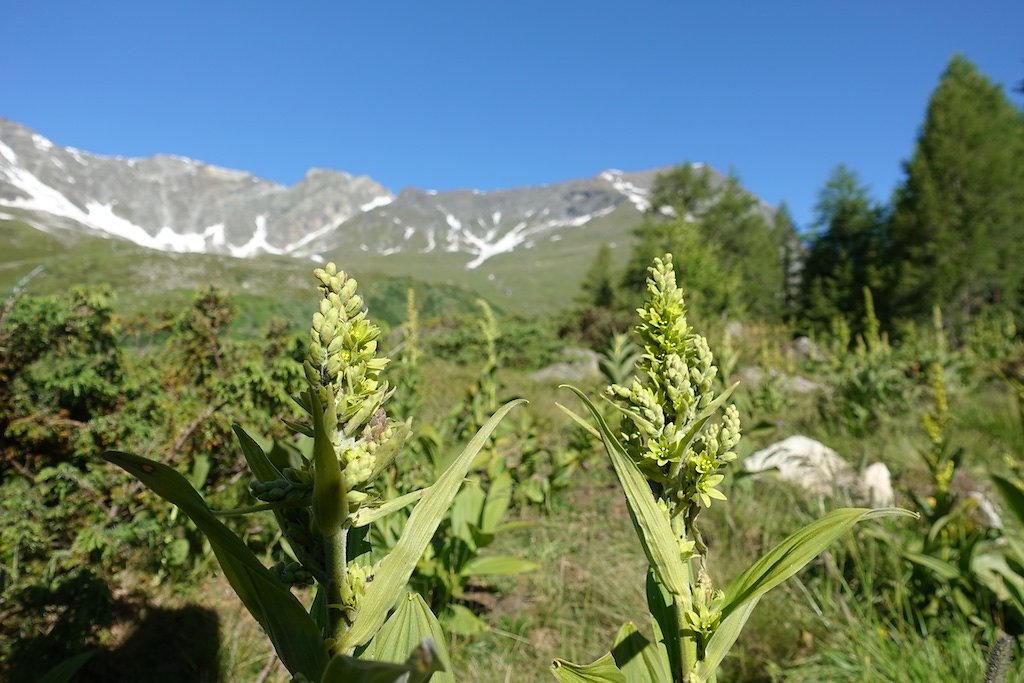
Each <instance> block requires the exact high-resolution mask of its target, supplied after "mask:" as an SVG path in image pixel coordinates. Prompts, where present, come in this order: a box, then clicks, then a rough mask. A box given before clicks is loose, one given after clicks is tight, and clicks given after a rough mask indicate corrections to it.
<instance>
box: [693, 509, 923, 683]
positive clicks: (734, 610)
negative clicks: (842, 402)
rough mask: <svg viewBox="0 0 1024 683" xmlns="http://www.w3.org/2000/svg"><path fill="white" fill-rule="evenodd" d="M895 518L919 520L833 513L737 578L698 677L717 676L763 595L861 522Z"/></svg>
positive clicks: (882, 512)
mask: <svg viewBox="0 0 1024 683" xmlns="http://www.w3.org/2000/svg"><path fill="white" fill-rule="evenodd" d="M895 515H906V516H908V517H916V516H917V515H915V514H914V513H913V512H909V511H907V510H902V509H900V508H884V509H879V510H872V509H870V508H842V509H839V510H834V511H832V512H830V513H828V514H827V515H825V516H824V517H822V518H821V519H819V520H818V521H816V522H813V523H811V524H808V525H807V526H805V527H804V528H803V529H801V530H800V531H797V532H796V533H794V534H792V535H791V536H789V537H788V538H786V539H785V540H784V541H782V542H781V543H779V544H778V545H777V546H775V547H774V548H772V549H771V550H770V551H768V552H767V553H766V554H765V555H764V556H763V557H761V559H759V560H758V561H757V562H755V563H754V564H752V565H751V566H750V567H749V568H748V569H747V570H746V571H745V572H743V573H742V574H740V575H739V576H738V577H736V579H734V580H733V582H732V583H731V584H729V587H728V588H727V589H726V590H725V602H724V604H723V606H722V619H723V622H722V624H721V625H720V626H719V628H718V630H717V631H715V633H714V634H712V636H711V638H710V640H709V642H708V646H707V649H706V651H705V657H704V660H703V661H702V662H701V663H700V666H699V667H698V676H700V677H701V680H707V679H708V678H709V677H711V676H713V675H714V673H715V670H716V669H717V668H718V665H719V664H720V663H721V662H722V660H723V659H724V658H725V655H726V654H727V653H728V652H729V650H730V649H731V648H732V645H733V643H734V642H736V638H737V637H738V636H739V633H740V631H741V630H742V629H743V625H744V624H745V623H746V620H747V617H749V616H750V612H752V611H753V608H754V605H755V604H756V602H757V601H758V600H759V599H760V598H761V596H762V595H764V594H765V593H767V592H768V591H770V590H771V589H772V588H775V587H776V586H778V585H779V584H781V583H782V582H783V581H785V580H786V579H788V578H789V577H791V576H793V575H794V574H796V573H797V572H798V571H800V570H801V569H802V568H803V567H804V566H805V565H806V564H807V563H808V562H810V561H811V560H813V559H814V558H815V557H817V556H818V554H819V553H820V552H821V551H822V550H824V549H825V548H827V547H828V546H829V545H831V544H832V542H833V541H835V540H836V539H838V538H839V537H840V536H842V535H843V534H845V533H847V532H848V531H850V529H852V528H853V527H854V525H855V524H857V523H858V522H862V521H864V520H868V519H875V518H878V517H889V516H895Z"/></svg>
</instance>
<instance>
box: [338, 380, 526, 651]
mask: <svg viewBox="0 0 1024 683" xmlns="http://www.w3.org/2000/svg"><path fill="white" fill-rule="evenodd" d="M525 402H526V401H525V400H523V399H516V400H514V401H509V402H508V403H506V404H505V405H503V406H502V407H501V408H499V409H498V410H497V411H496V412H495V413H494V415H492V416H491V419H489V420H488V421H487V423H486V424H484V426H483V427H481V428H480V431H479V432H477V434H476V436H474V437H473V439H472V440H471V441H470V442H469V444H467V446H466V448H465V450H463V451H462V453H460V454H459V455H458V456H457V457H455V458H454V459H453V460H452V462H451V464H450V465H449V466H448V468H447V469H446V470H445V471H444V473H443V474H442V475H441V476H440V477H439V478H438V479H437V481H436V482H435V483H434V484H433V485H432V486H431V487H430V488H429V489H428V490H427V492H426V493H424V494H423V497H422V498H421V499H420V502H419V503H418V504H417V505H416V507H415V508H414V509H413V511H412V514H411V515H410V516H409V520H408V521H407V522H406V524H405V529H404V530H403V532H402V537H401V538H400V539H398V543H397V544H395V547H394V548H393V549H392V550H391V552H390V553H388V555H387V557H385V558H384V559H383V560H382V561H381V563H380V567H379V568H378V569H377V572H376V574H375V575H374V578H373V582H372V583H371V584H370V585H369V587H368V588H367V589H366V594H365V595H364V596H363V599H362V601H361V606H360V608H359V613H358V614H357V615H356V618H355V621H354V622H353V623H352V626H351V628H349V630H348V631H347V632H346V633H345V635H344V637H343V643H342V645H343V647H342V648H341V649H346V648H350V647H357V646H359V645H362V644H363V643H365V642H367V641H369V640H370V638H372V637H373V634H374V633H376V631H377V629H378V628H380V625H381V624H383V623H384V617H385V616H386V615H387V612H388V610H389V609H390V608H391V606H392V605H394V604H395V600H397V599H398V597H399V596H400V595H401V594H402V591H403V590H404V588H405V584H406V583H408V581H409V577H410V576H411V575H412V571H413V569H415V568H416V563H417V562H418V561H419V559H420V557H422V555H423V550H424V549H425V548H426V547H427V544H429V543H430V540H431V539H432V538H433V536H434V532H435V531H437V527H438V526H439V525H440V524H441V522H442V520H444V517H445V514H446V513H447V512H448V507H449V506H450V505H451V503H452V500H453V499H454V498H455V494H456V493H458V491H459V487H460V486H461V485H462V480H463V479H465V477H466V473H467V472H469V467H470V465H472V463H473V459H474V458H475V457H476V455H477V453H479V452H480V450H481V449H482V448H483V447H484V446H485V445H486V444H487V440H488V439H489V438H490V437H491V433H492V432H493V431H494V430H495V428H496V427H497V426H498V423H499V422H501V420H502V418H504V417H505V415H507V414H508V412H509V411H510V410H512V408H514V407H516V406H517V405H519V404H521V403H525Z"/></svg>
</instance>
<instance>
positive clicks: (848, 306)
mask: <svg viewBox="0 0 1024 683" xmlns="http://www.w3.org/2000/svg"><path fill="white" fill-rule="evenodd" d="M883 227H884V210H883V208H882V207H881V206H879V205H878V204H876V203H875V202H874V201H873V200H872V199H871V197H870V196H869V194H868V190H867V188H865V187H864V186H863V185H861V183H860V179H859V178H858V177H857V174H856V173H854V172H853V171H851V170H850V169H849V168H847V167H846V166H845V165H843V164H840V165H839V166H837V167H836V168H835V169H833V171H832V173H831V174H830V175H829V178H828V180H827V181H826V183H825V186H824V187H823V188H822V189H821V190H820V191H819V192H818V203H817V204H816V205H815V220H814V225H813V228H814V229H815V233H814V237H813V238H812V240H811V243H810V246H809V248H808V251H807V257H806V259H805V260H804V265H803V274H802V279H801V287H800V318H801V320H803V321H804V323H805V324H808V325H809V326H811V327H812V328H816V329H826V328H827V327H828V326H829V324H830V323H831V321H832V319H833V318H836V317H838V316H843V317H845V318H846V320H847V321H849V322H850V323H851V324H852V325H857V324H858V323H859V321H861V320H863V318H864V293H863V291H864V288H865V287H868V288H870V289H872V290H875V291H877V290H878V289H879V288H880V286H881V285H882V280H881V275H880V273H879V267H880V259H881V258H882V254H883V245H884V233H883ZM854 331H855V332H859V331H860V330H854Z"/></svg>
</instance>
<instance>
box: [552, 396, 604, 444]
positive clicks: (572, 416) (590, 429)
mask: <svg viewBox="0 0 1024 683" xmlns="http://www.w3.org/2000/svg"><path fill="white" fill-rule="evenodd" d="M555 407H557V408H558V409H559V410H561V411H562V412H563V413H565V414H566V415H568V416H569V417H570V419H572V421H573V422H575V423H576V424H578V425H579V426H580V427H583V429H585V430H587V431H588V432H590V435H591V436H593V437H594V438H595V439H600V438H601V432H599V431H597V430H596V429H594V425H592V424H590V423H589V422H587V421H586V420H584V419H583V418H582V417H580V416H579V415H577V414H576V412H575V411H573V410H572V409H571V408H567V407H565V406H563V405H562V404H561V403H558V402H557V401H556V402H555Z"/></svg>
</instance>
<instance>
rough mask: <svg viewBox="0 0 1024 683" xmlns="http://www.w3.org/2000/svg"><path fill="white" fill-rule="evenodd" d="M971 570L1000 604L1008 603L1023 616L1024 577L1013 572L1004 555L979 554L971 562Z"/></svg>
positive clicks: (996, 553) (995, 553) (994, 553)
mask: <svg viewBox="0 0 1024 683" xmlns="http://www.w3.org/2000/svg"><path fill="white" fill-rule="evenodd" d="M971 570H972V571H973V572H974V574H975V576H977V578H978V580H979V581H980V582H981V583H982V584H984V585H985V586H986V587H988V589H989V590H991V591H992V592H993V593H994V594H995V596H996V598H998V599H999V601H1000V602H1009V603H1010V604H1012V605H1013V607H1014V608H1015V609H1016V610H1017V611H1018V612H1020V613H1021V614H1024V577H1022V576H1021V575H1020V574H1019V573H1018V572H1016V571H1014V569H1013V567H1011V566H1010V563H1009V562H1007V558H1006V557H1005V556H1004V555H1002V554H1001V553H998V552H992V553H984V554H981V555H979V556H977V557H975V558H974V561H973V562H971Z"/></svg>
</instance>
